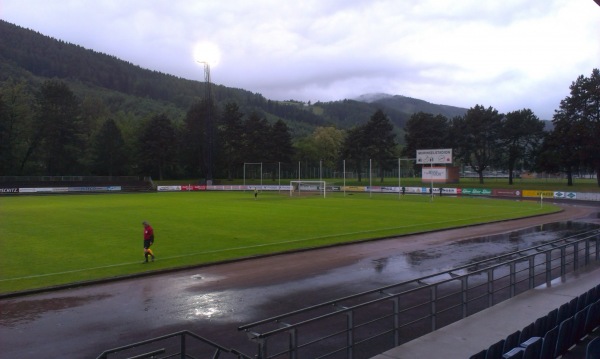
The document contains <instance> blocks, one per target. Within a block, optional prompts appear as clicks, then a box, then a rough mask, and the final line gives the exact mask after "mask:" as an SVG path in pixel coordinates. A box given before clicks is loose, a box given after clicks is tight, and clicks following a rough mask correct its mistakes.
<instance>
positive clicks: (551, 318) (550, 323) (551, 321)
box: [546, 308, 560, 332]
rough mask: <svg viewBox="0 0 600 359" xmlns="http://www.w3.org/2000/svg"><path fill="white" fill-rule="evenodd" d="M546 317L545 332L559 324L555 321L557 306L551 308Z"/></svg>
mask: <svg viewBox="0 0 600 359" xmlns="http://www.w3.org/2000/svg"><path fill="white" fill-rule="evenodd" d="M546 318H547V320H546V332H547V331H549V330H550V329H552V328H554V327H556V326H557V325H559V324H560V323H557V322H556V319H557V318H558V308H556V309H552V310H551V311H549V312H548V315H546Z"/></svg>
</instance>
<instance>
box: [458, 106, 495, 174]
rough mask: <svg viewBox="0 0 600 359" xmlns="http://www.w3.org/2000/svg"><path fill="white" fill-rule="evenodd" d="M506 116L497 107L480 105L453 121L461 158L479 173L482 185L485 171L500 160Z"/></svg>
mask: <svg viewBox="0 0 600 359" xmlns="http://www.w3.org/2000/svg"><path fill="white" fill-rule="evenodd" d="M502 118H503V116H502V115H501V114H499V113H498V111H497V110H496V109H494V108H492V107H488V108H485V107H483V106H481V105H476V106H475V107H472V108H470V109H469V110H467V113H466V114H465V115H464V116H463V117H456V118H454V119H453V121H452V127H453V129H452V133H453V134H455V135H456V138H455V141H456V147H457V150H458V151H457V152H458V157H459V158H461V159H462V160H463V162H464V163H465V164H466V165H468V166H470V167H471V168H473V170H474V171H475V172H477V173H478V174H479V183H481V184H483V182H484V181H483V172H484V171H485V170H486V169H488V168H489V167H490V165H491V164H492V163H493V162H494V160H495V159H496V157H495V156H496V154H497V151H498V148H499V138H500V129H501V126H502Z"/></svg>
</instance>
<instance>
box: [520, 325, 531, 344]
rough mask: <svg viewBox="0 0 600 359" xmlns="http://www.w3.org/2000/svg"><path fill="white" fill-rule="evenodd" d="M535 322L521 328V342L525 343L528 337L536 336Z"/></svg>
mask: <svg viewBox="0 0 600 359" xmlns="http://www.w3.org/2000/svg"><path fill="white" fill-rule="evenodd" d="M534 330H535V323H530V324H529V325H527V326H526V327H525V328H523V330H521V335H520V336H519V343H523V342H524V341H526V340H527V339H529V338H531V337H533V336H534Z"/></svg>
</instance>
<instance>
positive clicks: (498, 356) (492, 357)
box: [485, 339, 504, 359]
mask: <svg viewBox="0 0 600 359" xmlns="http://www.w3.org/2000/svg"><path fill="white" fill-rule="evenodd" d="M503 349H504V339H502V340H500V341H498V342H496V343H494V344H492V345H490V347H489V348H488V349H487V351H486V353H485V359H502V354H503V353H502V350H503Z"/></svg>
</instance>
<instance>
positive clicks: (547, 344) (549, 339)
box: [540, 327, 558, 359]
mask: <svg viewBox="0 0 600 359" xmlns="http://www.w3.org/2000/svg"><path fill="white" fill-rule="evenodd" d="M557 338H558V327H554V328H552V329H550V330H549V331H548V332H547V333H546V335H544V339H543V340H542V348H541V350H540V358H543V359H546V358H556V356H555V355H554V353H555V352H556V340H557Z"/></svg>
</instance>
